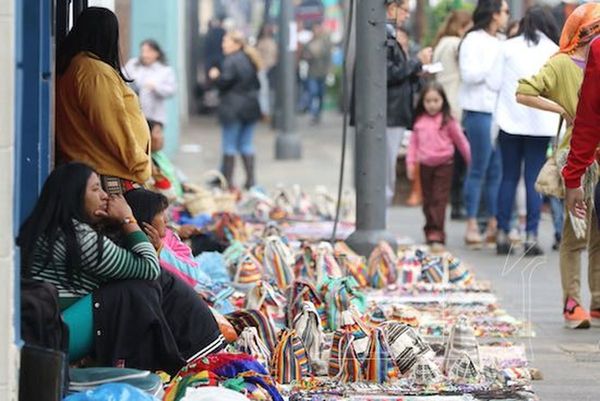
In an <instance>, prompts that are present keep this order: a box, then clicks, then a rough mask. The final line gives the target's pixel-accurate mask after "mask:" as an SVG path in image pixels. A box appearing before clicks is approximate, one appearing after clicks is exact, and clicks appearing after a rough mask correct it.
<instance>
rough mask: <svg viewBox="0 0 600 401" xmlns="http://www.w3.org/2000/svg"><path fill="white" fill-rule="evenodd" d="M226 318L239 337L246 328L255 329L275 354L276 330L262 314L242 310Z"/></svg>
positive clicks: (255, 311)
mask: <svg viewBox="0 0 600 401" xmlns="http://www.w3.org/2000/svg"><path fill="white" fill-rule="evenodd" d="M225 317H226V318H227V320H229V321H230V322H231V324H232V325H233V327H234V328H235V330H236V332H237V333H238V335H240V334H241V333H242V331H244V328H246V327H255V328H256V330H257V331H258V335H259V336H260V338H261V340H262V341H263V342H264V343H265V345H266V346H267V347H268V348H269V351H271V352H273V350H274V349H275V346H276V345H277V337H276V335H275V328H274V327H273V324H272V323H271V321H270V320H269V319H268V318H267V317H266V316H265V315H264V314H263V313H262V312H260V311H257V310H240V311H236V312H233V313H230V314H228V315H226V316H225Z"/></svg>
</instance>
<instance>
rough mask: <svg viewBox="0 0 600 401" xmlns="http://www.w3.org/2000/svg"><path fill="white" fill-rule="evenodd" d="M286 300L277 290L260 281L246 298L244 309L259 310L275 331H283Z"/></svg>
mask: <svg viewBox="0 0 600 401" xmlns="http://www.w3.org/2000/svg"><path fill="white" fill-rule="evenodd" d="M285 305H286V298H285V297H284V296H283V294H282V293H281V292H279V290H278V289H275V288H274V287H273V286H272V285H271V284H269V283H268V282H266V281H264V280H261V281H258V282H257V283H256V285H255V286H254V287H253V288H252V289H251V290H250V292H249V293H248V295H247V296H246V305H245V308H246V309H255V310H259V311H261V312H262V313H264V314H265V316H267V317H268V318H269V319H271V321H272V322H273V325H274V326H275V328H276V329H280V330H281V329H284V328H285V327H286V324H285Z"/></svg>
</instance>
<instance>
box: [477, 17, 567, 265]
mask: <svg viewBox="0 0 600 401" xmlns="http://www.w3.org/2000/svg"><path fill="white" fill-rule="evenodd" d="M559 36H560V34H559V31H558V27H557V26H556V21H555V20H554V16H553V15H552V13H551V12H550V11H549V10H548V9H547V8H544V7H541V6H535V7H532V8H530V9H529V10H527V13H526V14H525V17H524V18H523V20H522V22H521V24H520V28H519V31H518V35H517V36H516V37H514V38H512V39H509V40H507V41H505V42H503V43H502V48H501V51H500V56H499V59H498V62H496V65H495V66H494V69H493V71H492V72H491V76H490V78H489V80H488V85H489V86H490V87H491V88H492V89H493V90H495V91H498V92H499V96H498V103H497V106H496V110H495V119H496V122H497V124H498V126H499V128H500V134H499V135H498V142H499V145H500V153H501V156H502V181H501V184H500V192H499V196H498V215H497V219H498V235H497V237H496V252H497V253H498V254H499V255H507V254H508V253H509V252H510V251H511V249H512V246H511V243H510V240H509V237H508V234H509V232H510V228H511V227H510V226H511V220H512V215H513V210H514V205H515V195H516V192H517V186H518V185H519V181H520V179H521V176H522V175H523V176H524V178H525V188H526V192H527V213H526V216H527V226H526V229H525V232H526V239H525V244H524V247H525V255H526V256H537V255H542V254H543V253H544V252H543V251H542V248H541V247H540V246H539V244H538V241H537V235H538V226H539V222H540V216H541V207H542V196H541V195H540V194H539V193H538V192H537V191H536V190H535V181H536V179H537V176H538V174H539V172H540V170H541V169H542V166H543V165H544V162H545V161H546V150H547V149H548V143H549V142H550V139H551V138H552V137H553V136H556V127H557V126H558V116H556V114H552V113H549V112H546V111H539V110H536V109H532V108H529V107H526V106H523V105H520V104H519V103H517V99H516V97H515V92H516V90H517V86H518V81H519V79H520V78H521V77H529V76H531V75H533V74H535V73H536V72H537V71H539V69H540V68H541V67H542V66H543V65H544V64H545V63H546V61H547V60H548V59H549V58H550V57H551V56H552V55H553V54H555V53H556V52H557V51H558V39H559Z"/></svg>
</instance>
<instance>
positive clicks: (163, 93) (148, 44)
mask: <svg viewBox="0 0 600 401" xmlns="http://www.w3.org/2000/svg"><path fill="white" fill-rule="evenodd" d="M125 73H126V75H127V76H128V77H129V78H131V79H133V83H132V88H133V90H134V91H135V92H136V93H137V94H138V96H139V98H140V104H141V106H142V112H143V113H144V116H146V119H147V120H152V121H156V122H159V123H161V124H163V126H164V125H165V123H166V119H167V112H166V105H165V103H166V100H167V99H168V98H170V97H172V96H173V95H174V94H175V91H176V90H177V82H176V79H175V73H174V72H173V69H172V68H171V67H169V66H168V65H167V59H166V57H165V53H164V52H163V51H162V49H161V48H160V45H159V44H158V43H157V42H156V41H155V40H153V39H146V40H144V41H143V42H142V44H141V46H140V57H139V58H133V59H131V60H129V61H128V62H127V64H126V65H125Z"/></svg>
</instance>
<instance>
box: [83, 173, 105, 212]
mask: <svg viewBox="0 0 600 401" xmlns="http://www.w3.org/2000/svg"><path fill="white" fill-rule="evenodd" d="M98 210H101V211H103V212H106V211H107V210H108V194H107V193H106V192H104V190H103V189H102V186H101V185H100V178H99V177H98V174H96V173H92V175H90V178H88V181H87V185H86V188H85V197H84V211H85V214H86V215H87V218H88V219H89V220H90V221H91V222H92V223H97V222H98V221H100V220H101V218H99V217H98V216H96V214H95V213H96V212H97V211H98Z"/></svg>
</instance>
